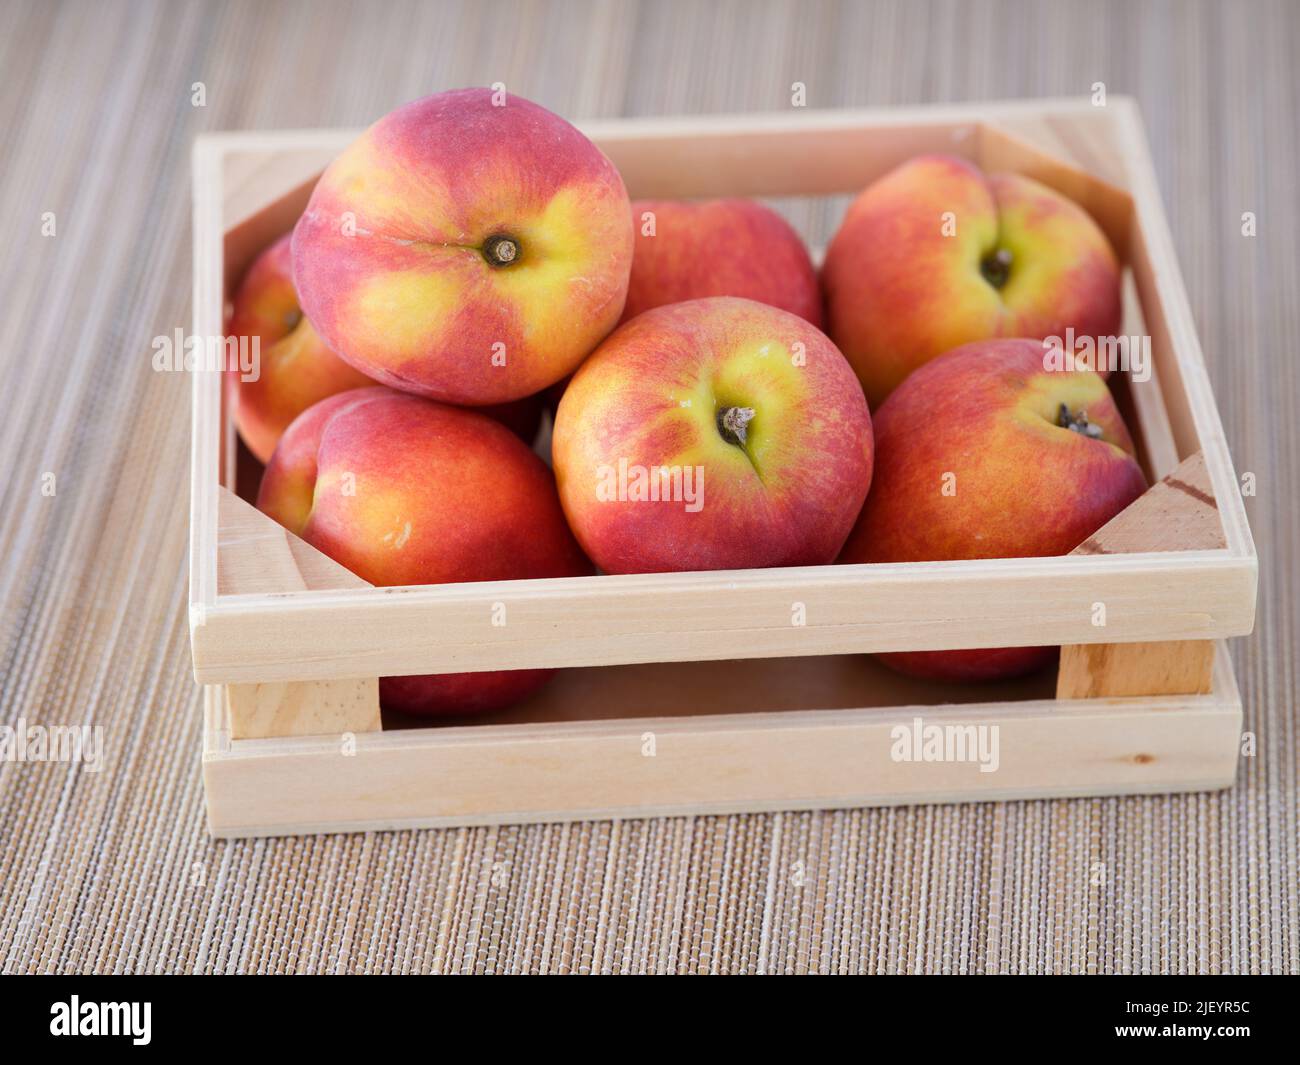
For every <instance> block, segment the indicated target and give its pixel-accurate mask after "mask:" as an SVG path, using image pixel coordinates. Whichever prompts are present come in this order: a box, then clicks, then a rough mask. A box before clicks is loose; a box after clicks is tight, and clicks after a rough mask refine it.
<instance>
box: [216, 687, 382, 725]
mask: <svg viewBox="0 0 1300 1065" xmlns="http://www.w3.org/2000/svg"><path fill="white" fill-rule="evenodd" d="M222 690H223V693H224V696H225V700H226V707H227V709H228V711H229V713H230V738H231V739H235V740H256V739H265V738H266V737H268V736H335V737H337V736H339V735H341V734H345V733H355V732H378V731H379V730H380V728H381V724H380V720H379V681H378V680H377V679H376V678H374V677H372V678H370V679H369V680H319V681H302V682H298V683H293V682H290V683H285V684H230V685H227V686H226V687H225V688H223V689H222Z"/></svg>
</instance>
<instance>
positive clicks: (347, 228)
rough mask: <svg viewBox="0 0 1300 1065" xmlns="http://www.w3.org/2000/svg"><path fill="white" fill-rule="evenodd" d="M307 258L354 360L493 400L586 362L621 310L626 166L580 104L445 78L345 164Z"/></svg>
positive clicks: (312, 215) (479, 401)
mask: <svg viewBox="0 0 1300 1065" xmlns="http://www.w3.org/2000/svg"><path fill="white" fill-rule="evenodd" d="M498 104H499V105H500V106H498ZM293 259H294V280H295V281H296V282H297V285H298V292H299V295H300V296H301V297H302V302H303V307H304V309H305V310H306V312H307V316H308V317H309V318H310V319H311V320H312V322H313V323H314V324H315V326H316V328H317V329H318V330H319V332H320V334H321V336H322V337H323V338H324V339H325V341H326V343H327V344H329V346H330V347H331V348H332V349H333V350H334V351H335V352H337V353H338V354H339V355H340V356H341V357H342V358H344V359H345V360H347V361H348V362H349V363H351V364H352V365H353V366H354V367H356V368H357V369H358V370H361V371H362V372H363V373H365V374H367V375H368V376H370V377H372V378H374V379H375V380H377V381H380V382H382V383H384V384H387V385H390V386H392V387H393V388H397V389H401V390H403V391H408V392H414V393H417V394H419V395H423V396H427V397H430V398H433V399H440V400H444V401H447V402H451V403H461V404H466V405H469V406H486V405H489V404H496V403H505V402H508V401H510V400H515V399H519V398H521V397H523V396H529V395H532V394H534V393H536V392H540V391H542V390H543V389H545V388H546V387H547V386H549V385H551V384H553V383H554V382H556V381H559V380H560V379H561V378H563V377H565V376H566V375H568V374H570V373H572V372H573V370H574V369H575V368H576V367H577V366H578V364H579V363H580V362H582V360H583V359H584V358H585V357H586V356H587V355H588V354H589V353H590V352H591V350H592V349H593V348H595V346H596V345H597V344H599V343H600V341H601V340H602V339H604V337H605V335H606V334H607V333H609V331H610V330H611V329H612V328H613V327H614V326H615V324H617V322H618V319H619V315H620V314H621V313H622V310H623V301H624V298H625V297H626V295H627V283H628V275H629V272H630V269H631V261H632V219H631V208H630V205H629V203H628V198H627V190H626V189H625V188H624V187H623V180H622V178H620V177H619V175H618V171H616V170H615V169H614V166H613V164H611V163H610V161H609V160H608V159H606V158H605V156H604V155H602V154H601V153H600V151H599V150H598V149H597V148H596V147H595V145H593V144H592V143H591V142H590V141H589V140H588V139H587V138H586V137H584V136H583V135H582V134H581V133H579V132H578V131H577V130H576V129H574V128H573V126H571V125H569V123H567V122H565V121H564V120H563V119H561V118H559V117H558V116H556V115H553V114H551V113H550V112H549V111H546V110H545V109H543V108H541V107H538V106H537V105H536V104H533V103H529V102H528V101H527V100H524V99H521V98H519V97H515V96H511V97H507V96H506V95H505V94H504V93H501V94H497V93H493V92H490V91H488V90H486V89H464V90H459V91H455V92H444V93H439V94H438V95H436V96H429V97H425V98H424V99H421V100H416V101H414V102H413V103H409V104H407V105H405V106H404V107H400V108H398V109H397V110H396V111H393V112H392V113H391V114H389V115H387V116H385V117H384V118H381V119H380V120H379V121H378V122H376V123H375V124H374V125H373V126H371V127H370V128H369V129H368V130H367V131H366V132H365V133H364V134H362V136H361V137H360V138H359V139H358V140H356V141H355V142H354V143H353V144H352V145H351V146H350V147H348V148H347V149H345V150H344V152H343V153H342V154H341V155H340V156H339V157H338V158H337V159H336V160H335V161H334V162H333V163H331V164H330V166H329V167H328V168H327V169H326V171H325V173H324V174H323V175H322V177H321V179H320V181H319V182H318V183H317V185H316V188H315V190H314V191H313V192H312V196H311V201H310V203H309V204H308V206H307V210H306V212H305V213H304V214H303V216H302V218H301V219H300V220H299V222H298V225H297V228H296V229H295V230H294V235H293Z"/></svg>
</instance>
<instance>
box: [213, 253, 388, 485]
mask: <svg viewBox="0 0 1300 1065" xmlns="http://www.w3.org/2000/svg"><path fill="white" fill-rule="evenodd" d="M231 302H232V310H231V316H230V323H229V325H228V326H227V333H228V334H229V335H230V336H232V337H248V338H249V340H250V341H251V340H252V339H253V338H254V337H256V338H257V342H258V346H259V351H260V356H259V358H260V362H259V366H258V371H259V372H258V376H257V378H256V379H255V380H251V379H250V380H245V379H243V378H242V377H241V376H240V375H239V374H238V373H233V372H232V373H231V374H230V375H229V376H228V377H227V379H226V380H227V385H228V393H227V394H228V395H229V396H230V397H231V399H232V400H233V404H232V405H233V414H234V419H235V425H236V426H237V428H238V429H239V435H240V436H241V437H242V438H243V440H244V443H245V444H247V445H248V450H249V451H251V452H252V453H253V454H254V455H256V456H257V458H258V460H259V461H260V462H266V461H267V460H268V459H270V457H271V452H272V451H274V450H275V445H276V443H277V441H279V439H280V435H281V434H282V433H283V432H284V431H285V429H286V428H288V426H289V423H290V422H291V421H293V420H294V418H296V417H298V415H299V414H301V413H302V412H303V411H305V410H306V409H307V408H308V407H310V406H311V405H312V404H313V403H316V402H317V401H319V400H322V399H325V398H326V397H327V396H332V395H334V394H335V393H337V392H346V391H348V390H349V389H353V388H363V387H365V386H366V385H372V384H374V382H373V381H371V380H370V379H369V378H368V377H366V376H365V374H362V373H359V372H358V371H357V370H354V369H353V368H352V367H351V366H349V365H348V364H347V363H346V362H344V361H343V360H342V359H340V358H339V357H338V356H337V355H335V354H334V353H333V352H332V351H330V349H329V348H327V347H326V346H325V342H324V341H323V340H321V338H320V337H319V336H318V335H317V334H316V331H315V330H314V329H313V328H312V327H311V323H310V322H308V321H307V319H306V318H305V317H303V313H302V308H301V307H299V305H298V296H297V293H296V292H295V291H294V287H293V268H292V263H291V260H290V254H289V237H288V236H285V237H283V238H281V239H280V240H278V241H276V242H275V243H274V244H272V245H271V246H270V247H269V248H267V249H266V250H265V251H264V252H262V254H261V255H259V256H258V257H257V258H256V259H255V260H253V265H252V266H250V267H249V268H248V272H247V273H245V274H244V278H243V280H242V281H241V282H240V285H239V288H238V289H237V290H236V292H235V297H234V299H233V300H232V301H231Z"/></svg>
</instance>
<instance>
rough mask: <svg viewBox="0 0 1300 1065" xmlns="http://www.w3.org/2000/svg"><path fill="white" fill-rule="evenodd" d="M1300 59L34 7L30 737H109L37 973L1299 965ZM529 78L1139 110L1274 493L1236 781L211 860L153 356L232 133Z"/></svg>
mask: <svg viewBox="0 0 1300 1065" xmlns="http://www.w3.org/2000/svg"><path fill="white" fill-rule="evenodd" d="M1297 51H1300V6H1298V5H1296V4H1294V3H1276V4H1266V3H1236V4H1227V3H1225V4H1209V3H1206V4H1190V3H1189V4H1183V3H1176V4H1159V5H1155V4H1141V3H1129V2H1121V3H1112V4H1093V3H1078V4H1042V5H1037V4H1020V3H998V4H988V3H971V4H967V3H956V2H953V3H880V4H875V3H870V4H865V3H864V4H850V3H843V4H836V3H817V2H811V3H810V2H803V3H788V4H784V3H783V4H764V3H754V4H746V3H727V4H712V3H651V2H643V3H626V4H623V3H536V4H526V5H521V6H517V7H516V6H513V5H507V4H496V3H464V4H459V3H444V4H428V5H414V4H410V5H407V4H402V5H396V4H393V5H376V7H375V8H374V9H371V8H368V7H367V6H366V5H364V4H340V3H319V4H301V5H299V4H276V3H267V2H262V3H247V4H245V3H234V4H212V5H205V4H198V3H157V4H154V3H144V2H141V3H122V2H106V3H90V2H82V3H68V4H63V5H60V4H54V3H32V4H27V3H15V2H13V0H0V88H2V90H3V91H2V92H0V160H2V161H3V162H2V163H0V166H2V171H0V234H2V238H3V239H2V240H0V440H2V441H3V447H0V460H2V463H3V464H2V465H0V490H2V492H3V506H0V560H2V561H0V604H2V614H0V723H7V724H10V725H15V724H16V723H17V722H18V720H19V719H25V720H26V721H27V722H28V723H29V724H36V723H47V724H49V723H63V724H95V725H101V726H103V729H104V737H105V742H106V745H107V753H106V760H105V765H104V767H103V769H102V771H101V772H99V773H96V774H89V773H84V772H80V771H77V770H75V769H70V768H69V767H68V766H66V765H60V764H8V765H0V970H3V971H4V972H47V971H59V970H65V971H66V970H71V971H81V970H101V971H140V970H146V971H156V970H164V971H186V972H188V971H200V972H206V971H239V972H267V971H312V972H321V971H331V972H334V971H348V972H351V971H367V972H374V971H384V970H416V971H427V970H434V971H444V972H447V971H456V972H483V971H506V970H509V971H521V970H522V971H556V972H566V971H572V972H586V971H622V970H633V971H638V970H651V971H672V972H683V971H687V972H696V971H699V972H714V971H721V972H734V971H748V972H753V971H760V970H766V971H774V972H778V971H786V972H789V971H795V972H804V971H818V972H824V971H891V972H912V971H935V972H938V971H942V972H949V971H982V972H1000V971H1013V972H1025V971H1027V972H1112V971H1118V972H1130V971H1147V970H1158V971H1172V972H1215V971H1250V972H1284V971H1285V972H1296V971H1297V970H1298V969H1300V913H1298V912H1297V911H1298V909H1300V898H1298V895H1297V860H1296V859H1297V839H1296V835H1297V832H1296V829H1297V816H1296V815H1297V792H1296V775H1297V772H1296V771H1297V749H1298V748H1297V736H1296V721H1295V704H1296V691H1297V684H1296V664H1295V649H1296V640H1297V632H1296V603H1297V599H1298V598H1300V588H1298V587H1297V580H1296V563H1297V521H1298V519H1300V505H1298V503H1297V477H1296V472H1297V453H1298V452H1300V430H1298V428H1297V426H1298V425H1300V417H1298V416H1297V404H1298V402H1300V390H1298V389H1297V381H1298V380H1300V370H1298V369H1297V366H1298V365H1300V312H1298V310H1297V307H1298V305H1300V291H1298V289H1300V273H1298V270H1297V267H1298V265H1300V255H1298V254H1297V247H1298V244H1297V241H1298V239H1300V231H1298V227H1297V199H1298V198H1297V192H1296V174H1297V172H1300V139H1298V138H1297V117H1298V116H1297V105H1298V103H1300V100H1298V96H1300V81H1298V80H1297V76H1296V74H1295V55H1296V53H1297ZM198 81H201V82H203V83H204V85H205V86H206V94H207V101H206V106H204V107H201V108H196V107H193V106H191V87H192V85H193V83H194V82H198ZM495 81H503V82H505V83H506V85H507V86H508V87H509V89H510V90H511V91H512V92H516V93H520V94H523V95H525V96H528V97H531V98H533V99H536V100H538V101H539V102H541V103H543V104H545V105H547V106H549V107H551V108H552V109H554V110H556V111H559V112H560V113H562V114H565V115H567V116H569V117H572V118H579V119H580V118H584V117H597V116H602V117H604V116H619V115H646V114H678V113H696V112H721V111H745V110H773V109H779V108H782V107H786V106H788V105H789V99H790V86H791V83H792V82H794V81H802V82H804V83H806V85H807V93H808V103H809V106H812V107H829V106H838V105H888V104H903V103H917V102H925V101H949V100H978V99H996V98H1002V97H1015V96H1030V95H1077V94H1082V93H1086V92H1089V91H1090V90H1091V86H1092V84H1093V83H1094V82H1097V81H1103V82H1105V83H1106V86H1107V88H1108V89H1109V91H1111V92H1124V93H1132V94H1134V95H1136V96H1137V97H1138V98H1139V99H1140V101H1141V103H1142V106H1143V108H1144V110H1145V116H1146V120H1147V124H1148V126H1149V129H1150V134H1151V139H1152V148H1153V151H1154V156H1155V162H1156V167H1157V170H1158V172H1159V178H1160V184H1161V188H1162V191H1163V193H1164V198H1165V203H1166V205H1167V208H1168V213H1169V216H1170V220H1171V223H1172V226H1173V231H1174V238H1175V242H1176V244H1177V248H1178V252H1179V255H1180V257H1181V260H1182V264H1183V270H1184V273H1185V276H1186V281H1187V286H1188V289H1189V291H1190V295H1191V300H1192V305H1193V308H1194V311H1195V316H1196V320H1197V323H1198V326H1199V328H1200V334H1201V338H1202V341H1203V343H1204V347H1205V351H1206V356H1207V358H1208V360H1209V364H1210V375H1211V377H1212V378H1213V381H1214V386H1215V389H1216V390H1217V393H1218V396H1219V402H1220V408H1221V410H1222V412H1223V419H1224V422H1225V424H1226V427H1227V433H1228V438H1229V442H1230V444H1231V447H1232V450H1233V454H1234V456H1235V459H1236V463H1237V467H1238V469H1239V470H1241V471H1250V472H1253V473H1255V475H1256V477H1257V481H1258V495H1257V496H1256V497H1255V498H1252V499H1248V500H1247V509H1248V511H1249V514H1250V518H1251V523H1252V526H1253V529H1254V533H1255V538H1256V542H1257V544H1258V547H1259V553H1260V578H1261V579H1260V599H1259V618H1258V626H1257V630H1256V633H1255V635H1254V636H1253V637H1250V638H1247V639H1243V640H1239V641H1237V642H1236V643H1235V644H1234V646H1233V659H1234V662H1235V663H1236V667H1237V676H1238V679H1239V681H1240V684H1241V687H1242V690H1243V693H1244V697H1245V704H1246V727H1247V728H1248V729H1249V730H1251V731H1252V732H1254V733H1255V734H1256V736H1257V737H1258V744H1259V747H1258V753H1257V755H1256V756H1255V757H1253V758H1248V759H1245V760H1243V763H1242V769H1241V774H1240V780H1239V783H1238V785H1237V787H1236V788H1235V789H1233V790H1232V791H1229V792H1226V793H1222V794H1212V795H1189V796H1178V797H1169V798H1147V799H1141V798H1132V799H1100V800H1082V801H1063V802H1019V803H1007V804H1002V805H992V804H990V805H979V806H941V807H931V808H914V809H896V810H868V811H849V812H839V813H826V814H821V813H799V814H777V815H771V816H751V817H701V818H686V819H673V820H656V821H648V822H627V823H622V824H617V825H610V824H579V825H571V826H568V827H560V826H553V827H532V828H502V829H476V830H465V831H444V832H400V833H384V834H371V835H354V836H338V837H331V838H316V839H292V840H278V841H262V842H214V841H212V840H211V839H209V838H208V836H207V833H206V831H205V828H204V819H203V794H202V788H201V785H200V780H199V768H198V753H199V730H200V712H199V692H198V689H197V688H196V687H195V686H194V683H193V681H192V679H191V676H190V667H189V647H188V642H187V639H188V638H187V634H186V627H185V624H184V615H185V601H186V530H187V516H186V499H187V493H188V454H189V408H188V388H189V382H188V380H186V379H185V378H184V376H183V375H180V374H171V375H168V374H161V373H156V372H154V371H153V370H152V369H151V366H150V343H151V340H152V338H153V337H154V336H156V335H158V334H162V333H169V332H170V331H171V330H173V329H174V328H175V327H177V326H184V327H186V328H187V329H188V325H189V320H190V295H189V282H190V229H189V209H190V193H189V179H190V173H189V149H190V143H191V141H192V139H193V137H194V135H195V134H197V133H200V132H202V131H204V130H218V129H240V128H267V129H273V128H293V127H310V126H359V125H362V124H365V123H366V122H368V121H370V120H371V119H373V118H374V117H376V116H378V115H379V114H381V113H383V112H384V111H386V110H388V109H389V108H391V107H392V106H394V105H395V104H397V103H399V102H401V101H404V100H406V99H409V98H411V97H414V96H418V95H421V94H423V93H426V92H431V91H434V90H438V89H443V88H448V87H452V86H459V85H465V84H489V83H491V82H495ZM1243 211H1253V212H1255V213H1256V215H1257V218H1258V233H1257V235H1256V236H1255V237H1253V238H1248V237H1243V236H1242V234H1241V222H1240V219H1241V214H1242V212H1243ZM45 212H53V213H54V219H55V235H53V236H44V235H42V220H43V215H44V213H45ZM47 473H52V474H54V477H55V480H54V486H55V491H54V494H53V495H52V496H50V495H47V494H44V493H43V492H42V486H43V485H48V484H49V481H48V479H46V478H45V474H47Z"/></svg>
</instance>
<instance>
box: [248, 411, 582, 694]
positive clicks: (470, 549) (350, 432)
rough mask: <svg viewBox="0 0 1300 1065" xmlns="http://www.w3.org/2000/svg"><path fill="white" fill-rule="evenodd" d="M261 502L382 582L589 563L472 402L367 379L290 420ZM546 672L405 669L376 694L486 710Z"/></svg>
mask: <svg viewBox="0 0 1300 1065" xmlns="http://www.w3.org/2000/svg"><path fill="white" fill-rule="evenodd" d="M257 505H258V507H259V508H260V509H261V510H263V511H265V512H266V513H267V514H269V515H270V516H271V517H272V518H274V519H275V520H276V521H278V522H279V523H280V524H281V525H283V526H284V527H285V528H287V529H289V530H290V531H291V532H294V533H296V534H297V535H298V536H301V537H302V538H303V539H304V540H306V541H307V542H308V543H310V544H312V545H313V546H314V547H316V548H317V549H319V550H320V551H323V552H324V553H325V554H326V555H328V556H329V557H330V558H332V559H334V560H335V561H336V562H339V563H341V564H342V565H344V566H346V567H347V568H348V569H350V570H351V571H352V572H353V573H355V574H357V576H359V577H362V578H363V579H365V580H367V581H369V582H370V583H371V584H375V585H379V586H392V585H410V584H445V583H457V582H463V581H491V580H512V579H516V578H519V579H526V578H531V577H567V576H578V575H581V574H584V573H589V572H591V567H590V563H588V561H587V560H586V559H585V558H584V557H583V555H582V552H581V551H580V550H579V549H578V545H577V543H576V542H575V541H574V538H573V535H572V534H571V533H570V532H569V529H568V526H566V525H565V522H564V514H563V512H562V511H561V509H560V503H559V499H558V498H557V496H556V491H555V482H554V479H553V478H552V476H551V473H550V471H549V470H548V469H547V468H546V465H545V464H544V463H543V462H542V461H541V459H539V458H538V457H537V456H536V455H534V454H533V452H532V451H531V450H529V448H527V447H526V446H525V445H524V444H522V443H521V442H520V441H519V439H518V438H517V437H516V436H515V435H514V434H513V433H511V432H510V431H509V430H507V429H506V428H505V427H503V426H502V425H500V424H499V423H497V422H496V421H493V420H492V419H490V418H487V417H485V416H483V415H482V414H478V413H475V412H473V411H469V410H464V409H461V408H457V407H450V406H447V405H444V404H441V403H436V402H433V401H431V400H426V399H422V398H420V397H418V396H411V395H404V394H402V393H398V392H393V391H391V390H390V389H387V388H381V387H373V388H365V389H358V390H356V391H352V392H345V393H342V394H340V395H337V396H332V397H330V398H329V399H326V400H323V401H321V402H320V403H317V404H316V405H315V406H314V407H312V408H311V409H309V410H308V411H306V412H305V413H304V414H303V415H302V416H301V417H299V418H298V419H297V420H296V421H294V423H293V424H292V425H291V426H289V428H288V430H286V432H285V434H284V436H283V437H282V438H281V441H280V446H279V447H278V448H276V451H275V454H274V455H273V456H272V458H271V463H270V465H269V466H268V467H267V469H266V474H265V476H264V477H263V478H262V486H261V490H260V492H259V494H258V498H257ZM548 676H549V671H547V670H526V671H519V672H517V673H516V672H512V673H507V674H501V673H475V674H447V675H444V676H430V677H402V678H396V679H392V680H385V681H383V682H382V683H381V696H382V697H383V698H384V699H385V700H386V705H391V706H394V707H396V708H399V709H402V710H405V711H407V712H415V713H457V712H465V711H469V710H487V709H494V708H498V707H500V706H503V705H506V704H507V703H509V702H513V701H515V700H516V699H518V698H522V696H523V695H525V694H527V693H528V692H529V691H531V690H533V689H534V688H536V687H539V686H540V685H541V684H542V683H543V682H544V681H545V680H546V678H547V677H548Z"/></svg>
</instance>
